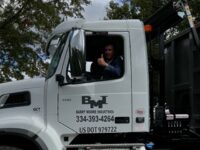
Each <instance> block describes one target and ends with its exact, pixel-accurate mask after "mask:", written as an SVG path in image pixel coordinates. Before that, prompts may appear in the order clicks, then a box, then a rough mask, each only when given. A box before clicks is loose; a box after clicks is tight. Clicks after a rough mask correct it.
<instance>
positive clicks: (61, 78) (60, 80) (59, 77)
mask: <svg viewBox="0 0 200 150" xmlns="http://www.w3.org/2000/svg"><path fill="white" fill-rule="evenodd" d="M56 81H58V85H59V86H64V85H69V84H71V83H72V82H71V81H70V82H68V83H64V76H63V75H61V74H57V75H56Z"/></svg>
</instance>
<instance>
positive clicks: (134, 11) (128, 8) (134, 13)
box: [106, 0, 200, 22]
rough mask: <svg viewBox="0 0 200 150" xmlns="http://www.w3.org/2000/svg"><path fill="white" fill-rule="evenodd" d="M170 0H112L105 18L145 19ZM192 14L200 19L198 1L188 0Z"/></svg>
mask: <svg viewBox="0 0 200 150" xmlns="http://www.w3.org/2000/svg"><path fill="white" fill-rule="evenodd" d="M169 1H171V0H112V1H111V2H110V4H109V7H107V17H106V19H141V20H143V21H145V20H146V19H147V18H149V17H150V16H151V15H153V14H154V13H155V12H156V11H157V10H158V9H160V8H161V7H162V6H164V5H165V4H166V3H168V2H169ZM188 2H189V5H190V8H191V11H192V14H193V16H195V18H196V21H197V22H198V21H200V11H199V8H200V1H199V0H188Z"/></svg>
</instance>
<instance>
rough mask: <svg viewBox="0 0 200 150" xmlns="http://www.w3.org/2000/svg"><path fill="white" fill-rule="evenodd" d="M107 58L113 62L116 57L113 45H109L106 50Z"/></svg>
mask: <svg viewBox="0 0 200 150" xmlns="http://www.w3.org/2000/svg"><path fill="white" fill-rule="evenodd" d="M104 54H105V58H106V59H108V60H111V59H112V58H113V56H114V49H113V46H112V45H107V46H106V47H105V49H104Z"/></svg>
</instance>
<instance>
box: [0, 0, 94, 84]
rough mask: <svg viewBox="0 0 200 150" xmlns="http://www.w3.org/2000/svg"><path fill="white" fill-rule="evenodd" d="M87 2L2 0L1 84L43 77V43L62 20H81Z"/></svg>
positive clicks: (0, 16) (0, 29) (87, 0)
mask: <svg viewBox="0 0 200 150" xmlns="http://www.w3.org/2000/svg"><path fill="white" fill-rule="evenodd" d="M88 4H90V0H1V2H0V82H5V81H10V80H11V79H12V78H15V79H23V78H24V74H26V75H28V76H30V77H33V76H38V75H43V74H44V72H45V71H46V66H47V64H46V63H44V59H45V55H44V49H45V43H46V40H47V37H48V35H49V33H50V32H51V30H52V29H53V28H54V27H55V26H56V25H57V24H59V23H60V22H61V21H62V20H63V19H64V18H65V17H66V18H67V17H83V16H82V14H81V12H82V11H83V10H84V9H83V5H88Z"/></svg>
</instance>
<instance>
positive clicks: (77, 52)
mask: <svg viewBox="0 0 200 150" xmlns="http://www.w3.org/2000/svg"><path fill="white" fill-rule="evenodd" d="M85 68H86V55H85V34H84V30H82V29H75V30H73V32H72V36H71V40H70V69H71V76H72V77H75V78H80V77H82V76H83V74H84V73H85Z"/></svg>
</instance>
